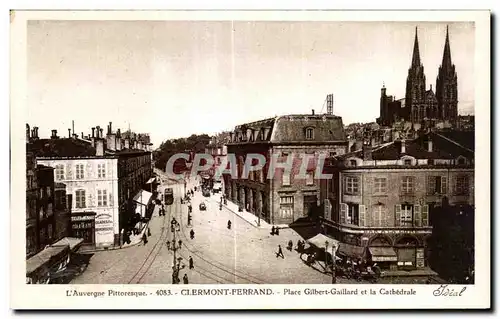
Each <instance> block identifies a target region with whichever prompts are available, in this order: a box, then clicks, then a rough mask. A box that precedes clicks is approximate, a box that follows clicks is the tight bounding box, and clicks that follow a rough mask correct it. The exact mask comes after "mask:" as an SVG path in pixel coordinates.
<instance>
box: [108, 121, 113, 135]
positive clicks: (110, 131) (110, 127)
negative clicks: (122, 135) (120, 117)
mask: <svg viewBox="0 0 500 319" xmlns="http://www.w3.org/2000/svg"><path fill="white" fill-rule="evenodd" d="M112 124H113V123H112V122H109V125H108V134H111V133H113V129H112Z"/></svg>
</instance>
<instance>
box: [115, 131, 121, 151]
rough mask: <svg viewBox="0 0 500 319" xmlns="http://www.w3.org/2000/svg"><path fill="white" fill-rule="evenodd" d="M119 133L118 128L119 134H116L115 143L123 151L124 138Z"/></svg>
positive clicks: (117, 148)
mask: <svg viewBox="0 0 500 319" xmlns="http://www.w3.org/2000/svg"><path fill="white" fill-rule="evenodd" d="M118 133H120V130H118V132H117V136H115V145H116V150H117V151H121V150H122V139H121V138H120V137H119V136H118Z"/></svg>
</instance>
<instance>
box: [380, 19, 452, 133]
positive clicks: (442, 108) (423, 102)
mask: <svg viewBox="0 0 500 319" xmlns="http://www.w3.org/2000/svg"><path fill="white" fill-rule="evenodd" d="M457 96H458V95H457V73H456V71H455V65H454V64H452V62H451V50H450V37H449V34H448V27H446V39H445V43H444V52H443V60H442V62H441V66H440V67H439V71H438V76H437V79H436V92H434V91H433V90H432V84H431V85H430V88H429V89H427V86H426V83H425V74H424V66H423V65H422V62H421V61H420V51H419V47H418V34H417V29H415V43H414V45H413V56H412V59H411V66H410V68H409V69H408V77H407V79H406V95H405V97H404V98H403V99H399V100H396V99H395V98H394V97H393V96H390V95H387V93H386V88H385V85H384V86H383V87H382V92H381V96H380V117H379V118H378V119H377V123H378V124H379V125H382V126H392V125H393V124H394V123H396V122H401V121H405V122H407V123H411V124H412V126H413V127H414V128H416V127H420V128H429V127H435V126H436V125H438V123H446V124H447V125H449V126H454V124H455V123H456V121H457V118H458V107H457V105H458V100H457Z"/></svg>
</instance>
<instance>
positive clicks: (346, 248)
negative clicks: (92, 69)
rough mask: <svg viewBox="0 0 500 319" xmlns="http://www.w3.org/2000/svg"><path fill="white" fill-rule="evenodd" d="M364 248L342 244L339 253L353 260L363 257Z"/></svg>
mask: <svg viewBox="0 0 500 319" xmlns="http://www.w3.org/2000/svg"><path fill="white" fill-rule="evenodd" d="M364 250H365V249H364V247H360V246H356V245H351V244H346V243H340V244H339V250H338V253H340V254H342V255H344V256H348V257H351V258H358V257H363V253H364Z"/></svg>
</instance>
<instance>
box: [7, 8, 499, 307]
mask: <svg viewBox="0 0 500 319" xmlns="http://www.w3.org/2000/svg"><path fill="white" fill-rule="evenodd" d="M11 53H12V55H11V88H12V89H11V106H10V108H11V167H12V170H11V174H12V178H11V188H12V192H11V194H12V198H11V216H12V224H11V232H12V242H11V247H12V249H11V278H12V279H11V296H12V301H11V307H12V308H15V309H377V308H379V309H428V308H444V309H453V308H460V309H488V308H490V302H491V301H490V289H491V285H490V261H491V257H490V245H491V239H490V227H491V226H490V206H489V203H490V163H489V159H490V142H489V132H490V131H489V128H490V113H489V112H490V12H488V11H402V12H397V11H387V12H384V11H376V12H368V11H366V12H364V11H255V12H253V11H241V12H240V11H116V12H114V11H72V12H70V11H54V12H51V11H12V12H11ZM476 124H478V127H477V130H476V127H475V126H476ZM476 137H480V138H476ZM24 176H26V178H24ZM23 211H25V212H26V214H23V213H22V212H23ZM476 212H477V214H476Z"/></svg>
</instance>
